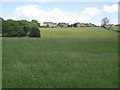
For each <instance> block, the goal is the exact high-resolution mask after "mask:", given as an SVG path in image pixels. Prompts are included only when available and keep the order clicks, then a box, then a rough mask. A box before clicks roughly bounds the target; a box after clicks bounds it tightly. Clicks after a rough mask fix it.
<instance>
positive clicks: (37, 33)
mask: <svg viewBox="0 0 120 90" xmlns="http://www.w3.org/2000/svg"><path fill="white" fill-rule="evenodd" d="M29 37H41V35H40V30H39V28H38V27H32V28H31V30H30V33H29Z"/></svg>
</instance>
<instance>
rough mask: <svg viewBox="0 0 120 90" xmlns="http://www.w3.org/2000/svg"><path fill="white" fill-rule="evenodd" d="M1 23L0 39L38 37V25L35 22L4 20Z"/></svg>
mask: <svg viewBox="0 0 120 90" xmlns="http://www.w3.org/2000/svg"><path fill="white" fill-rule="evenodd" d="M0 19H1V21H2V37H22V36H29V37H32V36H33V37H40V30H39V27H40V23H38V21H37V20H31V21H27V20H12V19H8V20H4V19H3V18H0Z"/></svg>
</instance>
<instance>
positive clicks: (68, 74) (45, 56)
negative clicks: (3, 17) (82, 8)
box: [2, 28, 118, 88]
mask: <svg viewBox="0 0 120 90" xmlns="http://www.w3.org/2000/svg"><path fill="white" fill-rule="evenodd" d="M40 30H41V34H42V38H40V39H36V38H34V39H29V38H3V48H2V49H3V56H2V57H3V88H115V87H118V83H117V82H118V80H117V79H118V78H117V77H118V76H117V75H118V41H117V32H112V31H108V30H104V29H102V28H78V29H77V28H75V29H58V30H56V29H40Z"/></svg>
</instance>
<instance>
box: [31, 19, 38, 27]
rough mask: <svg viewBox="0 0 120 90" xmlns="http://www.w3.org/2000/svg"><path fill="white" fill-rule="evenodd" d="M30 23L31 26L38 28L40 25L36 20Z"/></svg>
mask: <svg viewBox="0 0 120 90" xmlns="http://www.w3.org/2000/svg"><path fill="white" fill-rule="evenodd" d="M31 23H32V25H33V26H36V27H40V23H39V22H38V21H37V20H32V21H31Z"/></svg>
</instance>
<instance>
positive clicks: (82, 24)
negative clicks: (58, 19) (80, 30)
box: [74, 22, 96, 27]
mask: <svg viewBox="0 0 120 90" xmlns="http://www.w3.org/2000/svg"><path fill="white" fill-rule="evenodd" d="M74 26H75V27H95V26H96V25H94V24H92V23H80V22H77V23H75V24H74Z"/></svg>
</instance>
